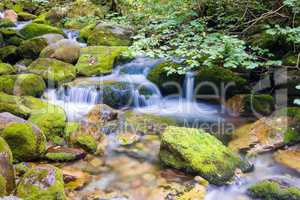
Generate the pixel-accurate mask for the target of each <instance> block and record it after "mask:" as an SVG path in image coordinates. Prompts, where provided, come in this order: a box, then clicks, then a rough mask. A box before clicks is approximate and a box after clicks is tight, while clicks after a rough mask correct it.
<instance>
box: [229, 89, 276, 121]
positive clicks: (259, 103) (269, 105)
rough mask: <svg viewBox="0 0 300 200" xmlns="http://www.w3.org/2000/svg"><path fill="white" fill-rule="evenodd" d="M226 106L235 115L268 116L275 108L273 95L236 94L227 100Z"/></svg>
mask: <svg viewBox="0 0 300 200" xmlns="http://www.w3.org/2000/svg"><path fill="white" fill-rule="evenodd" d="M226 108H228V109H229V111H230V112H232V114H234V115H235V116H244V117H248V116H256V115H259V116H268V115H270V114H272V112H273V111H274V110H275V102H274V98H273V97H272V96H271V95H264V94H258V95H251V94H249V95H236V96H234V97H232V98H230V99H229V100H228V101H227V102H226Z"/></svg>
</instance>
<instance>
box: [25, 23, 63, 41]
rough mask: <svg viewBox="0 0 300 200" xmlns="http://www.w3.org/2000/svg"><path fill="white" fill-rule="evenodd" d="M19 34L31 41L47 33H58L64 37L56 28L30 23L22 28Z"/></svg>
mask: <svg viewBox="0 0 300 200" xmlns="http://www.w3.org/2000/svg"><path fill="white" fill-rule="evenodd" d="M19 33H20V34H21V35H22V36H24V37H25V38H26V39H31V38H34V37H37V36H41V35H44V34H47V33H58V34H61V35H64V32H63V31H62V30H61V29H59V28H56V27H53V26H50V25H45V24H37V23H31V24H28V25H26V26H25V27H23V28H22V29H21V30H20V31H19Z"/></svg>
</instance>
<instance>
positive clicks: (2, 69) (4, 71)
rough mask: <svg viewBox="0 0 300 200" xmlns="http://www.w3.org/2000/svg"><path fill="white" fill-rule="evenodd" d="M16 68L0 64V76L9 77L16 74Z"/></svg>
mask: <svg viewBox="0 0 300 200" xmlns="http://www.w3.org/2000/svg"><path fill="white" fill-rule="evenodd" d="M16 71H17V70H16V67H15V66H12V65H10V64H8V63H0V75H10V74H15V73H16Z"/></svg>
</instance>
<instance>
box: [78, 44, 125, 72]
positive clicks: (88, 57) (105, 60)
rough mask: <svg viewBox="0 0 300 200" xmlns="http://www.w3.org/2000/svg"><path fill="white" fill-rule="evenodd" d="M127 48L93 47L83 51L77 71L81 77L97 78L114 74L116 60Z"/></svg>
mask: <svg viewBox="0 0 300 200" xmlns="http://www.w3.org/2000/svg"><path fill="white" fill-rule="evenodd" d="M126 49H127V47H117V46H115V47H107V46H91V47H86V48H82V49H81V53H80V57H79V60H78V62H77V64H76V66H75V67H76V69H77V71H78V74H79V75H82V76H95V75H102V74H108V73H111V72H112V69H113V65H114V62H115V59H116V57H117V56H118V55H120V54H121V53H122V52H124V51H125V50H126Z"/></svg>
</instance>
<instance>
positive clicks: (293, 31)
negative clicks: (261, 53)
mask: <svg viewBox="0 0 300 200" xmlns="http://www.w3.org/2000/svg"><path fill="white" fill-rule="evenodd" d="M268 28H269V29H267V31H266V33H267V34H269V35H271V36H273V37H275V38H282V39H283V40H285V41H286V42H288V43H290V44H294V45H296V46H299V45H300V27H295V28H291V27H288V26H287V27H281V26H280V25H275V27H274V28H270V27H268Z"/></svg>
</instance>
